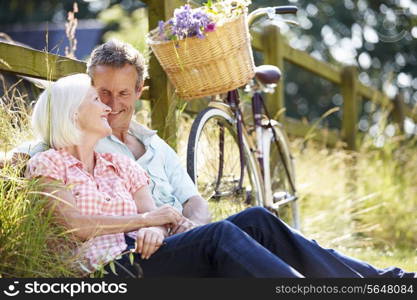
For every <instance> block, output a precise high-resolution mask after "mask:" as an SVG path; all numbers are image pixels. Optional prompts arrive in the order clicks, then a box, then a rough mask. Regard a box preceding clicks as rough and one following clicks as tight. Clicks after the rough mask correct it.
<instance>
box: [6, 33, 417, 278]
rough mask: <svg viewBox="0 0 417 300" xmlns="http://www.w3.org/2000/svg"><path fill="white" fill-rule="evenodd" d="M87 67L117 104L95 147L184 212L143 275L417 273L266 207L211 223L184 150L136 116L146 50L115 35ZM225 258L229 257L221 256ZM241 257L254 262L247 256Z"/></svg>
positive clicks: (122, 267) (28, 150)
mask: <svg viewBox="0 0 417 300" xmlns="http://www.w3.org/2000/svg"><path fill="white" fill-rule="evenodd" d="M87 68H88V73H89V75H90V76H91V78H92V81H93V85H94V87H95V88H96V89H97V91H98V94H99V96H100V98H101V100H102V101H103V103H105V104H106V105H108V106H109V107H111V109H112V111H111V113H110V116H109V118H108V120H109V124H110V126H111V127H112V130H113V132H112V135H110V136H108V137H106V138H104V139H102V140H101V141H100V142H99V143H98V146H97V147H96V151H98V152H113V153H121V154H124V155H126V156H128V157H130V158H131V159H132V160H134V161H136V162H137V163H138V164H140V165H141V166H142V167H143V168H144V169H145V170H146V171H147V173H148V174H149V176H150V179H151V182H150V190H151V192H152V196H153V198H154V201H155V203H156V205H157V206H158V207H162V206H163V204H169V205H170V206H171V207H172V208H173V209H175V210H178V211H179V212H181V213H182V216H183V217H182V220H181V221H180V222H179V223H178V225H177V226H175V227H174V228H173V229H172V230H171V236H172V237H174V236H178V238H175V239H171V240H169V238H168V240H167V245H165V246H162V247H161V248H160V249H159V250H158V251H156V252H155V253H154V254H153V255H152V257H150V258H149V259H145V260H141V262H140V265H141V266H142V268H143V270H144V273H145V274H144V276H180V277H184V276H185V277H187V276H192V277H197V276H216V273H213V272H212V271H213V270H206V269H204V268H203V267H202V265H199V264H198V261H201V259H203V260H211V261H212V262H213V261H214V262H217V263H220V264H223V266H224V267H226V265H227V266H228V273H227V272H226V273H227V276H233V277H241V276H253V277H302V276H305V277H414V276H415V274H414V273H406V272H404V271H403V270H401V269H398V268H387V269H383V270H381V269H377V268H375V267H373V266H371V265H369V264H367V263H364V262H361V261H358V260H355V259H352V258H349V257H346V256H344V255H342V254H340V253H338V252H336V251H334V250H332V249H324V248H322V247H320V246H319V245H318V244H317V243H316V242H315V241H311V240H308V239H306V238H305V237H303V236H302V235H301V234H300V233H298V232H297V231H295V230H293V229H291V228H290V227H288V226H287V225H286V224H285V223H283V222H282V221H281V220H279V219H278V218H277V217H275V216H274V215H272V214H270V213H269V212H268V211H267V210H265V209H263V208H259V207H255V208H251V209H247V210H245V211H243V212H241V213H238V214H236V215H233V216H231V217H229V218H227V219H226V220H225V221H222V222H221V223H222V225H221V226H219V224H217V225H216V224H209V225H204V224H208V223H209V222H210V213H209V210H208V205H207V202H206V201H205V200H204V199H202V197H201V196H200V195H199V193H198V191H197V189H196V187H195V185H194V183H193V182H192V180H191V179H190V177H189V176H188V174H187V172H186V171H185V169H184V168H183V167H182V166H181V164H180V160H179V158H178V156H177V154H176V153H175V152H174V151H173V150H172V149H171V148H170V147H169V146H168V145H167V144H166V143H165V142H164V141H163V140H162V139H161V138H159V137H158V136H157V135H156V132H155V131H153V130H150V129H148V128H146V127H144V126H142V125H140V124H138V123H136V122H134V121H132V116H133V114H134V108H135V101H137V100H138V99H139V98H140V95H141V91H142V88H143V82H144V77H145V76H146V67H145V64H144V60H143V57H142V55H141V54H140V53H139V52H138V51H136V50H135V49H134V48H133V47H132V46H130V45H129V44H125V43H122V42H120V41H115V40H113V41H109V42H107V43H105V44H103V45H100V46H98V47H97V48H96V49H95V50H94V51H93V53H92V55H91V57H90V59H89V61H88V65H87ZM44 150H46V146H45V145H44V144H41V143H37V144H31V145H23V146H20V147H18V148H16V149H15V150H14V151H15V152H16V153H25V154H28V155H29V156H33V155H34V154H36V153H37V152H40V151H44ZM202 225H204V226H202ZM211 225H213V226H211ZM139 238H140V239H143V240H138V241H137V243H138V244H140V245H145V244H146V243H150V242H151V241H147V240H146V238H145V237H139ZM134 242H135V241H126V243H127V244H128V245H129V246H130V247H134ZM202 245H206V246H205V247H204V248H202V247H203V246H202ZM207 245H211V246H210V247H207ZM200 248H201V249H200ZM237 250H238V251H237ZM214 252H216V253H219V252H220V256H218V257H214V255H213V253H214ZM242 253H245V255H243V256H242ZM255 253H256V257H254V254H255ZM216 255H217V254H216ZM153 257H155V258H154V259H153ZM219 257H220V258H222V259H226V258H227V259H226V260H224V261H223V262H222V261H221V259H220V261H219ZM242 257H246V259H247V261H242ZM253 262H256V263H253ZM128 267H129V262H128V259H127V258H126V257H123V258H122V259H121V260H120V262H119V263H118V264H116V268H117V272H118V274H119V275H123V274H124V275H126V274H130V275H132V272H130V271H126V270H127V269H128ZM125 271H126V272H125ZM110 274H111V272H110ZM222 274H223V275H224V274H225V273H222ZM134 275H138V274H134Z"/></svg>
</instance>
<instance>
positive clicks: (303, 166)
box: [0, 0, 417, 277]
mask: <svg viewBox="0 0 417 300" xmlns="http://www.w3.org/2000/svg"><path fill="white" fill-rule="evenodd" d="M76 2H77V6H78V9H77V10H74V1H72V0H64V1H58V0H25V1H22V0H0V41H6V42H11V41H13V42H14V43H17V44H21V45H26V46H28V47H32V48H34V49H38V50H47V51H48V52H52V53H56V54H59V55H63V56H65V55H68V56H72V57H75V58H77V59H79V60H85V59H86V58H87V57H88V55H89V53H90V52H91V51H92V49H93V48H94V47H95V46H96V45H98V44H100V43H102V42H103V41H106V40H108V39H110V38H113V37H115V38H119V39H122V40H124V41H126V42H129V43H131V44H133V45H134V46H135V47H137V48H138V49H139V50H140V51H142V52H143V53H145V55H146V56H147V57H149V50H148V47H147V46H146V43H145V35H146V32H147V31H148V11H147V6H146V4H145V3H144V2H141V1H138V0H78V1H76ZM195 2H199V3H204V2H205V1H201V0H199V1H195ZM289 4H290V5H296V6H297V7H298V8H299V11H298V13H297V15H296V16H287V17H288V18H292V19H294V20H297V21H298V22H299V23H300V25H301V26H300V27H293V26H291V27H290V26H287V25H283V24H281V33H283V34H284V36H285V37H286V39H287V41H288V43H289V45H290V46H291V47H293V48H296V49H299V50H302V51H306V52H307V53H309V54H310V55H311V56H313V57H314V58H316V59H318V60H322V61H325V62H328V63H330V64H333V65H336V66H340V67H342V66H346V65H354V66H356V67H357V68H358V76H359V80H360V82H361V83H363V84H364V85H369V86H373V87H374V88H376V89H378V90H380V91H383V92H384V93H386V94H387V95H388V96H389V98H394V97H395V96H396V95H399V94H401V95H402V97H403V100H404V103H405V105H407V106H408V107H409V108H410V109H411V110H413V111H414V113H416V112H417V3H416V2H415V1H411V0H384V1H382V0H338V1H336V0H322V1H307V0H288V1H281V0H278V1H272V0H253V1H252V5H251V6H250V10H253V9H256V8H257V7H264V6H278V5H289ZM71 11H72V12H74V13H75V18H74V17H71V14H70V15H68V13H69V12H71ZM69 16H70V17H69ZM263 22H267V20H261V21H260V22H259V24H258V25H259V26H261V25H262V24H264V23H263ZM66 24H67V25H68V24H72V25H73V26H74V25H75V36H74V38H75V39H76V40H77V44H76V48H74V47H73V46H70V44H69V42H68V37H67V35H68V33H66ZM70 48H71V49H70ZM66 50H67V51H66ZM70 50H74V51H73V52H71V51H70ZM68 51H70V52H71V53H68ZM255 60H256V61H257V63H258V64H259V63H262V60H263V56H262V53H259V52H255ZM284 69H285V76H284V82H283V83H281V84H283V85H284V92H285V107H286V112H285V113H286V115H287V116H289V117H291V118H294V119H298V120H302V121H305V122H306V123H309V124H311V123H314V122H317V124H319V126H320V127H327V128H330V129H340V128H341V120H342V114H343V97H342V95H341V91H340V86H337V85H335V84H333V83H331V82H330V81H327V80H325V79H323V78H320V77H318V76H315V75H313V74H312V73H310V72H308V71H306V70H304V69H302V68H299V67H297V66H295V65H294V64H291V63H288V62H285V67H284ZM0 76H1V78H2V83H3V84H1V86H0V95H1V97H2V98H1V100H2V101H1V103H0V104H1V105H0V151H5V150H4V149H7V150H10V149H11V148H12V147H14V146H16V145H18V144H19V143H21V142H22V141H25V140H27V139H29V138H31V133H30V129H29V127H30V126H29V122H28V115H29V114H30V107H29V106H27V103H30V102H32V101H34V100H36V95H37V93H38V92H39V90H38V89H36V80H33V79H31V78H23V80H22V78H21V77H16V76H14V75H10V74H8V73H7V72H2V73H0ZM16 83H18V85H20V86H21V87H23V88H19V89H18V90H14V89H13V90H12V88H13V87H14V84H16ZM362 100H363V101H361V106H360V108H359V112H358V113H359V119H358V124H357V126H358V128H359V131H361V132H362V133H363V139H362V140H361V145H360V147H359V148H358V149H357V151H348V150H346V149H345V148H343V146H342V145H339V146H337V145H336V147H332V148H331V147H328V145H326V143H320V142H313V141H312V139H311V138H310V137H309V135H306V136H305V137H301V138H300V137H298V138H296V137H291V148H292V151H293V155H294V157H295V166H296V179H297V186H298V191H299V204H300V206H301V221H302V230H303V233H305V234H306V235H307V236H308V237H310V238H313V239H315V240H317V241H318V242H319V243H321V244H323V245H324V246H325V247H331V248H335V249H337V250H339V251H342V252H343V253H347V254H350V255H353V256H355V257H358V258H360V259H364V260H366V261H369V262H370V263H372V264H375V265H377V266H379V267H388V266H391V265H396V266H399V267H403V268H405V269H406V270H409V271H412V270H414V271H416V270H417V218H416V216H417V155H416V147H417V138H416V133H417V126H416V124H415V122H414V121H413V120H412V119H410V118H408V117H405V120H404V124H403V125H404V131H400V130H399V128H398V124H396V123H395V122H394V121H393V117H392V115H391V114H390V113H389V112H387V110H386V109H384V108H381V107H380V106H379V105H378V104H377V103H376V102H371V101H368V99H362ZM140 103H141V104H139V106H138V115H137V118H138V120H139V121H141V122H142V123H145V124H149V117H150V112H149V110H150V106H149V105H148V104H149V103H148V102H145V101H143V102H140ZM142 105H143V106H142ZM140 108H145V109H140ZM334 108H338V109H336V110H333V111H334V113H331V114H329V115H327V116H325V117H323V115H325V114H326V112H328V111H329V110H332V109H334ZM193 117H194V115H188V114H182V115H181V119H180V120H179V126H178V137H179V141H178V152H179V154H180V156H181V157H182V158H184V157H185V148H186V143H187V138H188V132H189V128H190V125H191V122H192V120H193ZM0 172H2V173H0V175H1V176H0V233H1V234H0V276H1V275H2V274H3V276H22V277H25V276H28V277H36V276H46V277H48V276H51V277H54V276H68V275H71V274H69V273H68V269H67V268H66V266H65V264H64V262H62V261H61V258H60V257H55V256H56V253H55V252H54V253H52V252H51V251H49V250H48V249H49V248H45V247H46V246H45V245H47V244H48V243H46V242H45V241H47V240H48V238H49V237H50V236H51V231H50V230H52V229H51V228H53V227H48V226H47V223H45V220H44V219H40V218H38V215H39V212H36V213H33V207H32V206H30V203H29V202H28V201H26V200H27V199H35V198H34V196H33V195H32V194H31V190H30V188H29V187H28V186H26V185H25V184H23V183H22V181H21V179H20V177H19V176H18V173H16V172H17V171H16V170H1V171H0ZM11 187H12V188H11ZM11 190H12V191H13V192H9V191H11ZM16 203H21V209H20V208H19V209H20V210H19V211H18V212H16V213H13V214H12V213H10V211H12V210H15V209H16ZM28 203H29V204H28ZM19 205H20V204H19ZM19 207H20V206H19ZM212 208H214V209H216V208H215V207H212ZM39 209H40V210H42V208H39ZM28 216H29V217H30V216H32V217H31V218H28ZM219 216H220V215H218V216H217V217H219ZM40 228H41V229H42V228H43V229H42V230H43V231H42V232H40V233H39V234H38V236H36V240H35V239H34V238H29V237H32V235H33V232H35V231H36V232H39V230H40ZM22 232H23V233H22ZM16 236H18V238H16ZM17 249H18V251H17ZM22 253H24V255H23V256H22V255H21V254H22ZM58 254H59V253H58ZM54 255H55V256H54ZM22 257H23V258H22ZM52 258H53V259H52ZM16 261H19V264H16ZM40 270H42V272H41V271H40Z"/></svg>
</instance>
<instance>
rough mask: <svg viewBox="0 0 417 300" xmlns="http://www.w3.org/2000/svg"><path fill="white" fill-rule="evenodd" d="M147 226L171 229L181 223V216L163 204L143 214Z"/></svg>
mask: <svg viewBox="0 0 417 300" xmlns="http://www.w3.org/2000/svg"><path fill="white" fill-rule="evenodd" d="M143 217H144V218H145V219H146V223H147V225H148V226H163V225H166V226H167V227H170V228H173V227H176V226H177V225H178V223H179V222H180V221H182V218H183V216H182V215H181V214H180V213H179V212H178V211H177V210H176V209H175V208H173V207H172V206H170V205H169V204H165V205H163V206H161V207H158V208H156V209H154V210H151V211H149V212H146V213H144V214H143Z"/></svg>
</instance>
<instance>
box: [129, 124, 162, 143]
mask: <svg viewBox="0 0 417 300" xmlns="http://www.w3.org/2000/svg"><path fill="white" fill-rule="evenodd" d="M129 130H130V132H131V133H132V134H133V135H134V136H135V137H136V138H138V139H139V140H140V141H142V142H143V143H144V144H147V143H148V141H149V139H150V138H151V137H152V136H154V135H155V134H156V133H157V131H156V130H152V129H149V128H148V127H146V126H144V125H142V124H139V123H138V122H135V121H133V120H132V121H131V122H130V126H129Z"/></svg>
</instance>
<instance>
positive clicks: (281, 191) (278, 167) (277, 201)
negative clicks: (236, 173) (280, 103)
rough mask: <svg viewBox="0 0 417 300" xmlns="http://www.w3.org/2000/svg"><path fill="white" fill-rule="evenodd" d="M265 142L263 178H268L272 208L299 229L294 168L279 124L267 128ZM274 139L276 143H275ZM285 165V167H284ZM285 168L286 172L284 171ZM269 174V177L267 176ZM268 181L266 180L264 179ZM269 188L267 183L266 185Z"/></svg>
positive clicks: (286, 141)
mask: <svg viewBox="0 0 417 300" xmlns="http://www.w3.org/2000/svg"><path fill="white" fill-rule="evenodd" d="M265 130H267V134H266V136H267V141H266V144H265V146H264V149H265V151H266V153H267V154H268V157H266V159H265V165H264V170H265V177H267V176H269V178H270V188H271V193H272V200H273V207H274V208H275V209H276V211H277V213H278V215H279V216H280V218H282V219H283V220H284V221H286V222H287V223H289V224H291V225H292V226H293V227H294V228H296V229H300V226H301V225H300V216H299V211H298V203H297V201H296V200H297V197H296V190H295V168H294V162H293V157H292V156H291V152H290V148H289V143H288V138H287V135H286V134H285V132H284V130H283V129H282V128H281V127H280V125H279V124H276V125H275V126H274V127H273V130H274V131H275V135H274V134H273V133H272V128H267V129H265ZM275 138H276V142H275ZM284 164H285V165H284ZM285 166H287V170H288V171H287V170H286V169H285ZM268 174H269V175H268ZM264 180H265V181H266V180H268V179H267V178H265V179H264ZM266 186H269V183H266Z"/></svg>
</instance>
